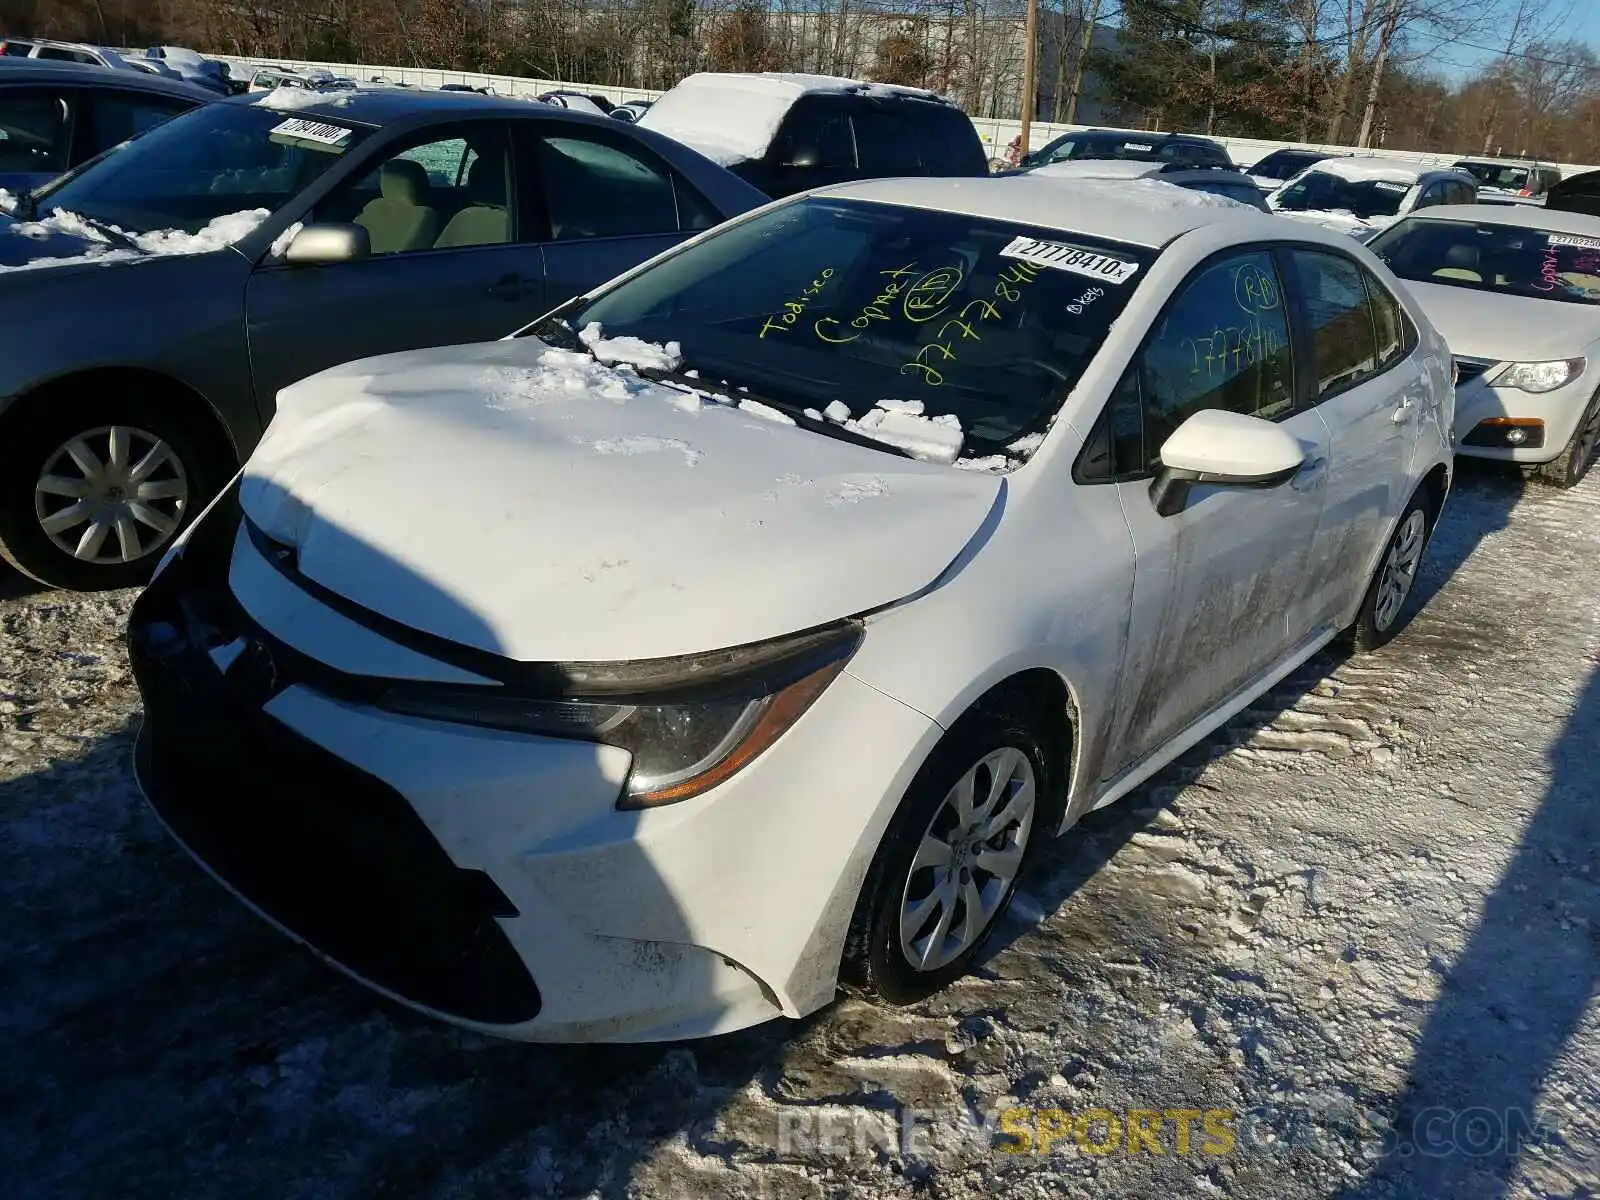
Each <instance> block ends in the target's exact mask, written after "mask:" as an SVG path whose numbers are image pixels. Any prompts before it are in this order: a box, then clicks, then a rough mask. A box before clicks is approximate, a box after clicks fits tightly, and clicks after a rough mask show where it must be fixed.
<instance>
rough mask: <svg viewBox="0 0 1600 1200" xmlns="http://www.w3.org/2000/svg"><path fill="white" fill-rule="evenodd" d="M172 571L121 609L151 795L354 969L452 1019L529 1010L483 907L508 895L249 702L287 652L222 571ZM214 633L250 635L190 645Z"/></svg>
mask: <svg viewBox="0 0 1600 1200" xmlns="http://www.w3.org/2000/svg"><path fill="white" fill-rule="evenodd" d="M187 574H188V572H179V571H177V570H176V569H175V568H169V571H168V572H165V573H163V575H162V576H161V577H160V578H158V579H157V581H156V582H155V583H154V584H153V585H152V586H151V587H150V588H149V589H147V590H146V592H145V593H144V595H143V596H141V597H140V599H139V602H138V603H137V604H136V605H135V606H134V612H133V616H132V619H131V621H130V623H129V639H128V640H129V650H130V656H131V659H132V663H133V668H134V675H135V678H136V679H137V681H138V684H139V690H140V692H141V693H142V695H143V697H144V702H145V721H144V728H143V730H142V731H141V733H140V737H139V746H138V765H139V776H140V782H141V783H142V784H143V786H144V789H145V794H146V796H147V797H148V798H149V801H150V803H151V805H152V807H154V808H155V809H156V811H157V812H158V813H159V814H160V815H161V817H162V818H163V819H164V820H165V821H166V822H167V824H168V825H169V826H170V827H171V828H172V830H173V832H174V833H175V834H176V835H177V836H178V837H179V838H180V839H181V840H182V841H183V842H184V843H185V844H186V845H187V846H188V847H189V848H190V850H192V851H193V852H194V854H195V855H196V856H197V857H199V858H200V859H201V860H202V861H203V862H204V863H206V865H207V866H209V867H210V868H211V869H212V870H213V871H215V872H216V873H217V874H218V875H219V876H221V877H222V878H223V879H224V880H226V881H227V882H228V883H229V885H231V886H232V887H233V888H235V889H236V890H237V891H238V892H239V893H240V894H241V895H243V896H245V897H246V898H247V899H249V900H250V901H251V903H253V904H255V905H256V906H257V907H258V908H260V909H261V910H262V911H263V912H265V913H266V914H267V915H268V916H270V917H271V918H272V919H273V920H275V921H277V922H278V923H279V924H281V925H283V926H284V927H285V928H287V929H289V930H291V931H293V932H294V933H295V934H296V935H298V936H299V937H301V938H303V939H304V940H305V941H307V942H309V943H310V944H311V945H313V946H315V947H316V948H317V949H318V950H320V951H322V952H323V953H325V954H326V955H328V956H329V957H330V958H332V959H334V960H336V961H337V962H339V963H341V964H343V965H344V966H346V967H348V968H349V969H350V970H352V971H354V972H355V973H356V974H358V975H360V976H362V977H363V978H365V979H368V980H370V981H371V982H373V983H374V984H377V985H378V986H380V987H382V988H385V989H387V990H388V991H391V992H393V993H395V994H397V995H400V996H403V997H405V998H407V999H409V1000H412V1001H414V1002H415V1003H418V1004H421V1005H425V1006H426V1007H428V1008H432V1009H435V1010H437V1011H439V1012H441V1013H446V1014H449V1015H452V1016H456V1017H459V1018H462V1019H465V1020H470V1021H479V1022H483V1023H485V1024H494V1025H510V1024H517V1023H520V1022H523V1021H528V1020H531V1019H532V1018H533V1017H534V1016H536V1015H537V1014H538V1012H539V1007H540V998H539V992H538V989H537V987H536V986H535V984H534V981H533V978H532V976H531V975H530V974H529V973H528V969H527V967H526V966H525V965H524V964H523V962H522V960H521V958H520V956H519V955H518V954H517V953H516V951H515V950H514V949H513V948H512V946H511V943H510V941H509V940H508V939H507V938H506V936H505V933H504V932H503V931H502V930H501V928H500V926H499V924H498V922H497V921H496V920H495V918H496V917H497V916H515V915H516V909H515V908H514V907H513V906H512V905H511V903H510V901H508V900H507V899H506V897H505V895H504V894H503V893H502V892H501V891H500V889H499V888H498V887H496V886H495V884H494V882H493V880H491V879H490V878H489V877H488V876H487V875H485V874H483V873H482V872H479V871H469V870H462V869H461V868H459V867H457V866H456V865H455V864H454V863H453V862H452V861H451V860H450V858H449V856H448V855H446V854H445V852H444V850H443V848H442V847H441V846H440V845H439V843H438V841H437V840H436V839H435V838H434V837H433V835H432V834H431V833H430V832H429V831H428V828H427V826H426V825H424V824H423V822H422V820H421V818H420V817H418V816H417V814H416V812H415V810H413V809H412V807H411V805H410V804H409V803H408V802H407V801H406V799H405V798H404V797H403V796H401V795H400V794H399V793H398V792H396V791H395V790H394V789H393V788H391V787H390V786H389V785H388V784H386V783H384V782H383V781H382V780H379V779H377V778H375V777H373V776H371V775H368V774H367V773H366V772H364V771H361V770H359V769H357V768H356V767H354V766H352V765H351V764H349V763H347V762H345V761H343V760H342V759H340V758H338V757H336V756H334V755H332V754H330V753H328V752H327V751H326V750H324V749H322V748H321V747H320V746H317V745H316V744H315V743H313V742H311V741H309V740H307V739H306V738H303V737H301V736H300V735H299V734H297V733H295V732H294V731H293V730H291V729H289V728H288V727H287V726H285V725H283V724H282V723H281V722H279V721H277V720H274V719H273V718H271V717H269V716H267V715H266V714H265V713H263V712H262V711H261V708H260V702H261V700H262V699H263V698H264V696H265V695H267V694H275V693H276V691H277V690H279V689H280V688H282V687H284V686H288V685H289V684H292V683H296V682H299V681H300V680H299V679H298V674H299V673H298V671H297V669H296V663H297V657H296V656H295V655H293V653H292V652H288V648H287V647H284V646H282V644H281V643H277V642H275V640H274V639H272V638H270V637H269V636H268V635H266V634H265V633H264V631H262V630H260V629H259V628H258V627H256V626H255V625H254V623H253V622H251V621H250V620H249V618H248V616H246V614H245V613H244V612H243V611H242V610H241V609H240V608H239V607H238V605H237V603H236V602H235V601H233V598H232V595H231V594H230V593H228V592H227V590H226V588H209V589H208V588H204V587H202V588H198V589H196V588H193V587H182V586H181V585H180V583H179V578H180V577H181V576H184V575H187ZM200 614H203V616H202V615H200ZM231 636H243V637H245V638H247V644H248V646H249V647H251V649H247V650H246V651H245V652H244V653H241V654H239V655H238V656H237V657H236V658H235V660H234V662H233V664H232V665H231V666H230V668H229V672H228V675H227V676H223V675H222V674H221V673H220V672H219V671H218V670H217V669H216V667H215V666H214V665H213V664H212V662H211V659H210V658H209V656H208V655H207V654H206V653H205V649H206V648H207V646H208V645H212V644H221V643H220V642H219V641H218V639H230V637H231ZM257 648H258V649H257Z"/></svg>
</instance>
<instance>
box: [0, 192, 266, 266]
mask: <svg viewBox="0 0 1600 1200" xmlns="http://www.w3.org/2000/svg"><path fill="white" fill-rule="evenodd" d="M269 215H270V214H269V213H268V211H267V210H266V209H264V208H255V209H246V210H245V211H243V212H236V213H227V214H224V215H223V216H220V217H217V218H215V219H214V220H212V221H210V222H208V223H207V224H206V225H204V226H202V227H201V228H200V230H199V231H198V232H196V233H189V232H188V231H186V230H182V229H156V230H151V231H150V232H148V233H128V232H125V231H123V230H121V229H118V228H117V227H116V226H114V225H113V226H107V227H106V229H107V230H109V233H108V232H106V230H102V229H101V228H100V227H99V226H97V225H95V224H93V223H92V222H89V221H86V220H84V219H83V218H82V217H80V216H78V215H77V214H75V213H71V212H63V211H62V210H60V209H56V210H54V211H53V212H51V213H50V214H49V215H47V216H44V217H41V218H39V219H38V220H32V221H19V220H16V219H15V218H14V217H13V216H10V215H6V214H0V272H6V271H30V270H37V269H40V268H47V267H66V266H82V265H86V264H91V265H94V266H110V265H111V264H113V263H119V262H137V261H139V260H141V259H145V258H151V257H156V256H164V255H173V254H206V253H209V252H210V251H212V250H221V249H223V248H225V247H227V246H231V245H233V243H234V242H236V241H238V240H239V239H240V238H242V237H244V236H245V235H247V234H249V233H251V232H252V231H253V230H254V229H255V228H256V226H258V225H260V224H261V222H263V221H265V220H266V219H267V217H268V216H269Z"/></svg>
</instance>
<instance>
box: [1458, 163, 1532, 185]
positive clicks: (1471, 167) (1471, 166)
mask: <svg viewBox="0 0 1600 1200" xmlns="http://www.w3.org/2000/svg"><path fill="white" fill-rule="evenodd" d="M1455 170H1457V171H1465V172H1466V173H1467V174H1468V175H1471V176H1472V177H1473V178H1474V179H1476V180H1477V181H1478V184H1479V186H1480V187H1493V188H1506V189H1508V190H1510V191H1521V190H1522V189H1523V188H1525V187H1527V186H1528V168H1527V167H1508V166H1504V165H1502V164H1500V163H1480V162H1458V163H1457V164H1456V165H1455Z"/></svg>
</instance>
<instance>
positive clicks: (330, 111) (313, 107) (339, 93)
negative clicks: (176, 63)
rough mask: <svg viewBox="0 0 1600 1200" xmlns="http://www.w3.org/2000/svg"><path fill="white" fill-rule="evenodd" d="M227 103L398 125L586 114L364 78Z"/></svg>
mask: <svg viewBox="0 0 1600 1200" xmlns="http://www.w3.org/2000/svg"><path fill="white" fill-rule="evenodd" d="M223 103H225V104H251V105H256V106H258V107H262V108H272V109H277V110H278V111H280V112H283V113H284V114H285V115H292V114H297V113H305V114H308V115H315V116H322V117H331V118H332V119H334V120H336V121H355V122H357V123H358V124H362V125H374V126H381V125H392V124H394V123H396V122H397V121H402V120H405V119H407V118H412V117H426V118H428V119H430V120H433V119H438V118H440V117H445V118H448V117H450V116H462V117H472V116H489V115H492V114H494V113H496V112H499V113H510V114H516V115H524V114H527V113H529V112H533V113H538V114H540V115H548V114H551V113H560V114H562V115H563V116H568V117H572V116H577V115H580V114H575V113H572V112H570V111H569V110H567V109H564V108H557V107H555V106H554V105H550V104H536V103H534V102H532V101H529V100H518V99H516V98H514V97H510V96H485V95H484V94H483V93H482V92H442V91H435V90H432V89H425V88H403V87H396V86H394V85H392V84H362V85H360V86H359V87H354V88H336V89H332V90H329V91H321V90H317V89H312V88H282V89H276V90H274V91H270V92H247V93H246V94H244V95H242V96H235V97H233V98H231V99H229V100H225V101H224V102H223ZM611 124H612V125H615V124H616V122H615V121H612V122H611Z"/></svg>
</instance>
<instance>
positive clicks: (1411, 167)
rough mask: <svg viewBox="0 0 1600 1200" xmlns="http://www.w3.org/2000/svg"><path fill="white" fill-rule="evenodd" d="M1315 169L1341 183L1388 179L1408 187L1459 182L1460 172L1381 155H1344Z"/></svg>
mask: <svg viewBox="0 0 1600 1200" xmlns="http://www.w3.org/2000/svg"><path fill="white" fill-rule="evenodd" d="M1312 169H1314V170H1318V171H1321V172H1323V174H1325V175H1337V176H1338V177H1339V178H1340V179H1348V180H1350V181H1352V182H1358V183H1359V182H1363V181H1365V180H1369V179H1387V180H1391V181H1404V182H1407V183H1412V184H1416V183H1422V182H1424V181H1426V182H1429V183H1431V182H1433V181H1434V180H1436V179H1459V178H1461V172H1460V171H1454V170H1450V169H1447V168H1445V167H1429V166H1424V165H1423V164H1421V163H1414V162H1406V161H1405V160H1404V159H1398V158H1384V157H1382V156H1381V155H1377V154H1343V155H1336V156H1334V157H1333V158H1326V159H1323V160H1322V161H1321V162H1317V163H1314V164H1312Z"/></svg>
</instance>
